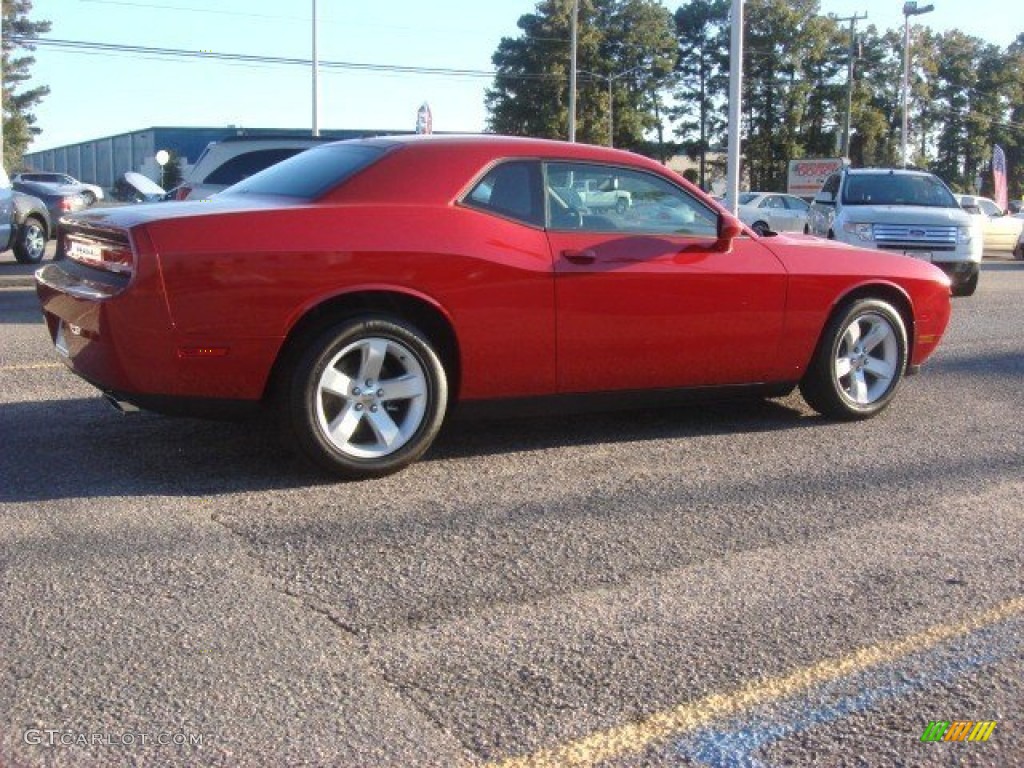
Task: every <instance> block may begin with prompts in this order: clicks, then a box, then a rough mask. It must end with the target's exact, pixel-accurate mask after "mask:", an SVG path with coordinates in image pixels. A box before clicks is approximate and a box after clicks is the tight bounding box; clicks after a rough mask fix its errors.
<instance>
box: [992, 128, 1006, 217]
mask: <svg viewBox="0 0 1024 768" xmlns="http://www.w3.org/2000/svg"><path fill="white" fill-rule="evenodd" d="M992 186H993V187H995V194H994V197H995V201H996V205H998V206H999V209H1000V210H1001V211H1005V210H1006V206H1007V200H1006V153H1005V152H1003V148H1002V147H1000V146H999V145H998V144H995V145H994V146H993V147H992Z"/></svg>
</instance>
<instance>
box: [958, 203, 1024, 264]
mask: <svg viewBox="0 0 1024 768" xmlns="http://www.w3.org/2000/svg"><path fill="white" fill-rule="evenodd" d="M957 200H958V201H959V203H960V207H961V208H963V209H964V210H965V211H967V212H968V213H969V214H971V218H972V219H974V220H975V222H976V223H977V224H978V226H979V228H980V229H981V233H982V237H983V238H984V241H985V250H986V251H1013V250H1015V248H1016V247H1017V242H1018V241H1019V240H1020V239H1021V232H1022V231H1024V218H1021V216H1020V214H1017V215H1016V216H1010V215H1007V213H1006V212H1005V211H1003V210H1001V209H1000V208H999V206H998V205H996V204H995V203H994V202H993V201H992V200H989V199H988V198H987V197H977V196H976V195H957Z"/></svg>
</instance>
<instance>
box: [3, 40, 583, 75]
mask: <svg viewBox="0 0 1024 768" xmlns="http://www.w3.org/2000/svg"><path fill="white" fill-rule="evenodd" d="M9 39H10V40H11V41H12V42H13V43H15V44H20V45H32V46H37V47H42V48H54V49H57V50H63V51H68V52H71V53H89V54H96V53H124V54H130V55H133V56H139V57H144V58H154V57H158V58H161V59H205V60H213V61H220V62H234V63H246V64H272V65H281V66H301V67H309V66H311V65H312V62H311V61H310V60H309V59H304V58H296V57H288V56H265V55H256V54H247V53H229V52H224V51H215V50H204V51H197V50H189V49H184V48H158V47H151V46H143V45H125V44H121V43H99V42H90V41H86V40H63V39H57V38H49V37H34V38H29V37H22V36H19V35H11V36H10V38H9ZM319 65H320V67H321V68H324V69H349V70H359V71H368V72H391V73H400V74H412V75H440V76H443V77H480V78H488V79H493V78H499V79H515V80H550V79H557V80H561V79H563V78H564V77H565V76H564V75H561V74H555V73H545V72H540V73H536V74H529V73H523V74H516V75H511V74H506V73H502V72H497V71H495V70H484V69H461V68H457V67H424V66H412V65H402V64H371V63H367V62H357V61H320V62H319Z"/></svg>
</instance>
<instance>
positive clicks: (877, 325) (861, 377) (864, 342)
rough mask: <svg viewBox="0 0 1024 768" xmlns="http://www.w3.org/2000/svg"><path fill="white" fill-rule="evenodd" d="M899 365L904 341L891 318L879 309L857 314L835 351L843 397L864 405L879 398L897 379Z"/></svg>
mask: <svg viewBox="0 0 1024 768" xmlns="http://www.w3.org/2000/svg"><path fill="white" fill-rule="evenodd" d="M899 365H900V345H899V341H898V339H897V336H896V329H895V328H893V326H892V324H891V323H890V322H889V320H888V319H887V318H886V317H884V316H882V315H881V314H878V313H876V312H866V313H864V314H860V315H857V316H856V317H854V318H853V320H852V322H850V324H849V325H848V326H847V327H846V329H845V330H844V331H843V333H842V336H841V337H840V339H839V344H838V345H837V347H836V354H835V362H834V366H835V368H834V370H835V377H836V382H837V383H838V385H839V389H840V390H841V392H842V395H843V397H844V398H846V399H848V400H849V401H850V402H852V403H855V404H856V405H862V406H863V405H871V404H873V403H875V402H877V401H879V400H880V399H882V398H883V397H885V395H886V394H887V393H888V392H889V390H890V389H891V388H892V386H893V385H894V384H895V383H896V381H897V377H898V374H899Z"/></svg>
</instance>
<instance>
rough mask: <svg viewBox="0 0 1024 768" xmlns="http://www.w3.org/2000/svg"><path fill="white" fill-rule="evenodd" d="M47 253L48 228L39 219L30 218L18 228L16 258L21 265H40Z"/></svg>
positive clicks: (15, 244) (15, 245)
mask: <svg viewBox="0 0 1024 768" xmlns="http://www.w3.org/2000/svg"><path fill="white" fill-rule="evenodd" d="M45 252H46V226H45V225H44V224H43V222H41V221H40V220H39V219H37V218H35V217H34V216H30V217H29V218H27V219H25V223H24V224H22V225H21V226H20V227H19V228H18V237H17V240H15V242H14V258H15V259H17V260H18V261H19V262H20V263H21V264H38V263H39V262H40V261H42V260H43V254H44V253H45Z"/></svg>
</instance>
